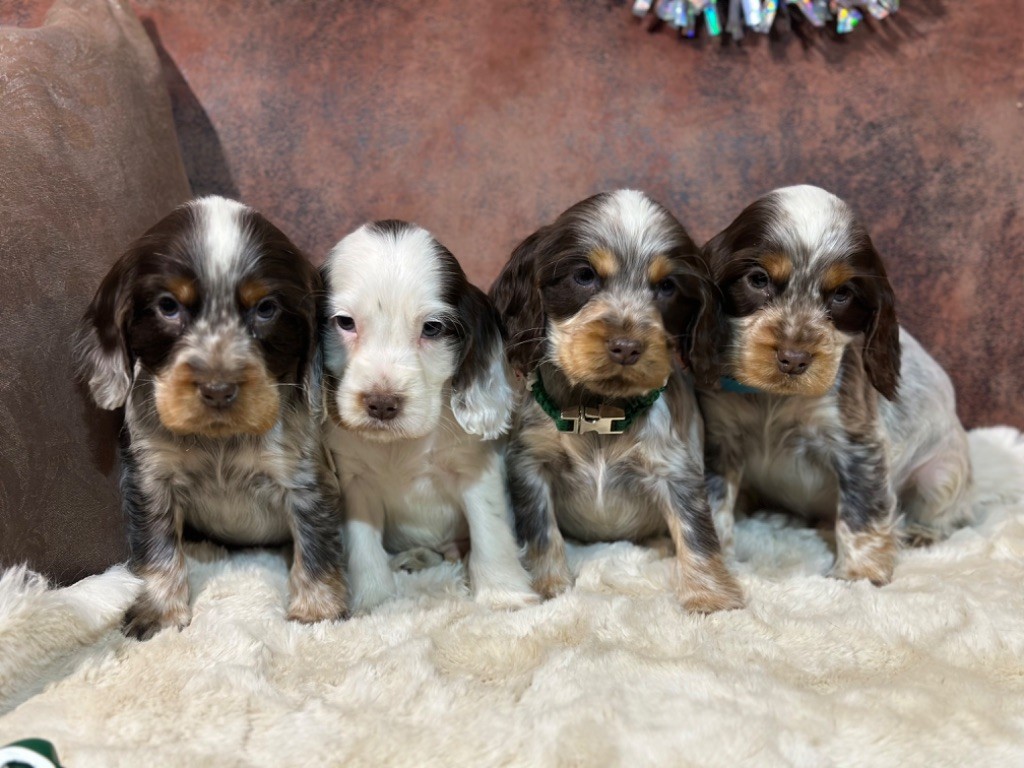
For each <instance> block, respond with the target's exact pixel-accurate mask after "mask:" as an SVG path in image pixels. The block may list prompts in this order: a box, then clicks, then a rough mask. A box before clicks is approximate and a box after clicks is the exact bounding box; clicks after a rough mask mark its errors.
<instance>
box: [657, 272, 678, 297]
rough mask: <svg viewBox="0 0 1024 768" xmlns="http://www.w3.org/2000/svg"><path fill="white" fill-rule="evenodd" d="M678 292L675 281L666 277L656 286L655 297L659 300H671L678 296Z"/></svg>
mask: <svg viewBox="0 0 1024 768" xmlns="http://www.w3.org/2000/svg"><path fill="white" fill-rule="evenodd" d="M676 290H677V289H676V282H675V280H673V279H672V278H670V277H666V278H665V279H664V280H661V281H660V282H659V283H658V284H657V285H655V286H654V295H655V296H656V297H657V298H659V299H671V298H672V297H673V296H675V295H676Z"/></svg>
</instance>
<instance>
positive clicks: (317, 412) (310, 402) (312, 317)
mask: <svg viewBox="0 0 1024 768" xmlns="http://www.w3.org/2000/svg"><path fill="white" fill-rule="evenodd" d="M299 258H301V259H305V256H301V255H300V256H299ZM306 268H307V269H308V271H309V286H310V289H309V290H310V293H309V302H308V305H307V306H306V307H305V312H306V313H307V317H306V322H307V327H308V329H309V347H308V350H307V353H306V360H305V365H304V366H303V370H302V377H301V379H300V381H301V384H302V389H303V391H304V392H305V393H306V405H307V407H308V408H309V412H310V414H312V416H313V417H314V418H315V419H316V420H317V421H320V420H322V419H323V416H324V413H325V411H324V398H323V381H324V330H325V327H326V322H327V319H326V317H325V314H326V307H325V304H326V295H325V291H324V282H323V278H322V274H323V273H322V272H321V271H320V270H316V269H314V268H313V267H312V265H307V267H306Z"/></svg>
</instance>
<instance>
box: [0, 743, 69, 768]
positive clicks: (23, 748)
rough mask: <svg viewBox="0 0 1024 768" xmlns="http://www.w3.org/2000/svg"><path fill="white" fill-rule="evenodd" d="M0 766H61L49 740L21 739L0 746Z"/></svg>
mask: <svg viewBox="0 0 1024 768" xmlns="http://www.w3.org/2000/svg"><path fill="white" fill-rule="evenodd" d="M0 768H61V764H60V761H59V760H58V759H57V750H56V749H54V747H53V744H51V743H50V742H48V741H46V740H45V739H22V740H21V741H16V742H14V743H13V744H8V745H7V746H6V747H0Z"/></svg>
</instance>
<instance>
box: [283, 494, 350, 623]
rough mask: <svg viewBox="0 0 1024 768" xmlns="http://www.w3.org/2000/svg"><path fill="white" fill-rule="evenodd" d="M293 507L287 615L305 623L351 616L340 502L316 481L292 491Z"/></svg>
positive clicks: (291, 503)
mask: <svg viewBox="0 0 1024 768" xmlns="http://www.w3.org/2000/svg"><path fill="white" fill-rule="evenodd" d="M288 503H289V506H290V507H291V513H292V514H291V521H292V522H291V524H292V539H293V541H294V547H293V558H292V568H291V573H290V574H289V579H288V581H289V587H290V590H291V599H290V601H289V603H288V618H289V619H291V620H294V621H301V622H303V623H307V624H310V623H313V622H317V621H330V620H334V619H339V618H344V617H346V616H347V615H348V604H347V597H348V594H347V588H346V584H345V574H344V570H343V567H342V551H341V550H342V547H341V530H340V529H341V520H342V515H341V503H340V500H335V502H334V503H330V502H329V501H328V500H327V499H324V498H323V497H322V496H321V494H320V491H319V489H318V488H317V487H316V485H315V484H310V485H309V486H307V487H305V488H300V489H297V490H295V491H293V492H292V493H291V494H290V497H289V499H288Z"/></svg>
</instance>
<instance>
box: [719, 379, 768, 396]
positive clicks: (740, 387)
mask: <svg viewBox="0 0 1024 768" xmlns="http://www.w3.org/2000/svg"><path fill="white" fill-rule="evenodd" d="M718 383H719V384H721V386H722V391H723V392H732V393H733V394H737V395H763V394H765V392H764V390H761V389H757V388H756V387H748V386H747V385H746V384H740V383H739V382H738V381H736V379H733V378H730V377H729V376H722V377H721V378H720V379H719V380H718Z"/></svg>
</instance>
